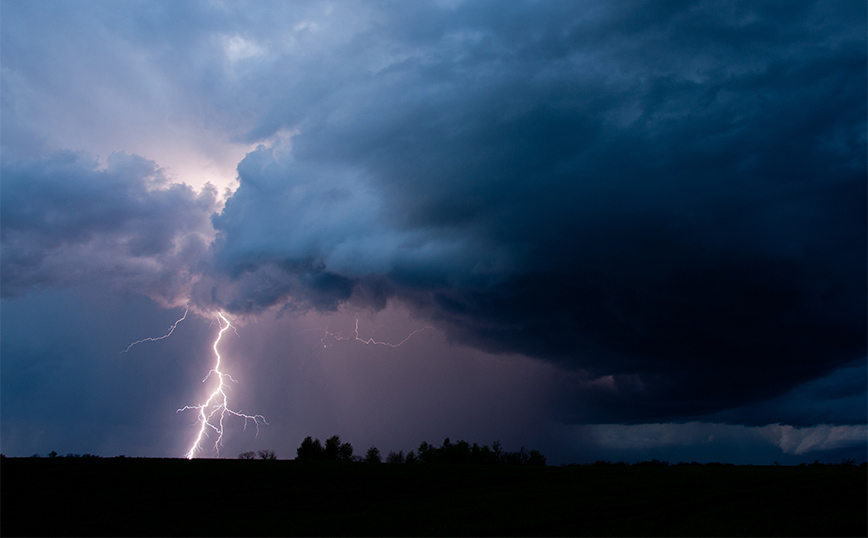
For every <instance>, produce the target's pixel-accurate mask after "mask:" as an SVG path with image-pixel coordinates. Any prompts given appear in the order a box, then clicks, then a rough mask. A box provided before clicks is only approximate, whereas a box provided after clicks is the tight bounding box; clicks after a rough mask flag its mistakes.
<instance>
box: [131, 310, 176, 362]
mask: <svg viewBox="0 0 868 538" xmlns="http://www.w3.org/2000/svg"><path fill="white" fill-rule="evenodd" d="M189 311H190V307H186V308H184V315H183V316H181V319H179V320H178V321H176V322H175V323H173V324H172V326H171V327H169V332H167V333H166V334H164V335H163V336H158V337H156V338H142V339H141V340H138V341H136V342H133V343H132V344H130V345H128V346H127V348H126V349H125V350H123V351H121V353H126V352H127V351H129V350H130V348H131V347H133V346H134V345H136V344H141V343H142V342H156V341H157V340H162V339H163V338H168V337H170V336H172V333H173V332H175V327H177V326H178V324H179V323H181V322H182V321H184V319H185V318H186V317H187V312H189Z"/></svg>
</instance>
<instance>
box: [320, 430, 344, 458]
mask: <svg viewBox="0 0 868 538" xmlns="http://www.w3.org/2000/svg"><path fill="white" fill-rule="evenodd" d="M340 449H341V438H340V437H339V436H337V435H332V436H331V437H329V438H328V439H326V442H325V448H324V449H323V459H324V460H326V461H338V452H340Z"/></svg>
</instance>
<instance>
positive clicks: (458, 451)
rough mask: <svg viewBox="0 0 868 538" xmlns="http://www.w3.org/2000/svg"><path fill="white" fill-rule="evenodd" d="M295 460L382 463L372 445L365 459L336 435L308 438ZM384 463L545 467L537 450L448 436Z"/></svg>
mask: <svg viewBox="0 0 868 538" xmlns="http://www.w3.org/2000/svg"><path fill="white" fill-rule="evenodd" d="M295 459H296V460H301V461H340V462H366V463H382V462H383V461H384V459H383V456H382V455H381V454H380V450H379V449H378V448H377V447H375V446H372V447H370V448H369V449H368V450H367V451H366V452H365V456H364V457H361V456H356V455H354V453H353V445H351V444H350V443H344V442H341V438H340V436H338V435H334V436H332V437H329V438H328V439H326V442H325V444H322V443H321V442H320V440H319V439H314V438H313V437H311V436H307V437H305V438H304V440H303V441H302V442H301V445H300V446H299V447H298V449H297V450H296V458H295ZM385 462H386V463H409V464H415V463H437V464H464V465H545V464H546V457H545V456H543V455H542V453H541V452H540V451H539V450H527V449H525V448H524V447H521V449H520V450H519V451H517V452H509V451H506V450H504V449H503V445H501V443H500V441H495V442H494V443H492V445H491V447H489V446H488V445H482V446H479V444H477V443H473V444H472V445H471V444H470V443H468V442H467V441H463V440H461V441H458V442H455V443H453V442H451V441H450V439H449V438H448V437H447V438H446V439H445V440H444V441H443V444H441V445H440V446H439V447H437V446H434V445H432V444H429V443H428V442H426V441H423V442H422V444H420V445H419V448H418V449H417V450H416V451H412V450H411V451H410V452H408V453H406V454H404V452H403V451H398V452H395V451H389V453H388V454H387V455H386V457H385Z"/></svg>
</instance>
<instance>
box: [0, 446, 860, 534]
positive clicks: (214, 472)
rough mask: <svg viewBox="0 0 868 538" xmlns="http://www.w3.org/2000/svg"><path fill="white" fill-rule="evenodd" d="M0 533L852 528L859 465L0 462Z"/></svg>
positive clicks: (856, 517) (855, 526)
mask: <svg viewBox="0 0 868 538" xmlns="http://www.w3.org/2000/svg"><path fill="white" fill-rule="evenodd" d="M0 471H2V480H0V485H2V491H0V507H2V513H0V516H2V517H0V534H2V535H3V536H27V535H30V536H34V535H36V536H101V535H102V536H105V535H112V536H196V535H200V536H866V535H868V473H866V469H865V468H864V467H862V468H859V467H845V466H806V467H754V466H670V467H506V466H497V467H488V466H456V465H452V466H448V465H444V466H437V465H418V464H417V465H390V464H380V465H376V464H363V463H353V464H335V463H324V462H311V463H305V462H295V461H262V460H254V461H242V460H193V461H187V460H173V459H137V458H111V459H109V458H105V459H73V458H51V459H49V458H39V459H36V458H5V459H3V460H2V464H0Z"/></svg>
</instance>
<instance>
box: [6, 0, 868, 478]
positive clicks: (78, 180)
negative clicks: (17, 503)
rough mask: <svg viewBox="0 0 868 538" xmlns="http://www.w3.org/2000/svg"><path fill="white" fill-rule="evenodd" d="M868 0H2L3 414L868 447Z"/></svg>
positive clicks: (14, 436)
mask: <svg viewBox="0 0 868 538" xmlns="http://www.w3.org/2000/svg"><path fill="white" fill-rule="evenodd" d="M866 20H868V14H866V5H865V3H864V2H861V1H847V0H844V1H820V2H812V1H798V0H789V1H786V2H764V3H759V4H758V3H755V2H732V1H711V0H697V1H671V2H653V1H648V2H645V1H639V0H635V1H626V0H623V1H577V2H558V1H549V2H544V1H518V0H517V1H510V2H500V1H484V0H476V1H467V2H463V1H459V0H454V1H453V0H444V1H431V2H351V1H340V2H324V1H311V2H303V1H296V2H266V1H256V2H243V1H237V2H228V1H220V0H211V1H185V2H165V1H142V2H137V1H129V0H120V1H105V2H104V1H97V0H94V1H88V2H73V1H57V0H44V1H41V2H29V1H20V0H4V1H3V2H2V4H0V90H2V94H0V114H2V116H0V118H2V123H0V249H2V250H0V297H2V298H0V448H2V451H3V453H4V454H6V455H8V456H28V455H31V454H34V453H37V454H45V453H48V452H49V451H52V450H54V451H57V452H58V453H61V454H66V453H92V454H99V455H103V456H112V455H119V454H125V455H127V456H147V457H184V456H185V455H187V454H190V455H193V456H195V457H215V456H220V457H236V456H237V454H239V453H240V452H244V451H248V450H260V449H269V450H274V451H275V452H276V454H277V456H278V457H279V458H291V457H294V455H295V449H296V448H297V447H298V445H299V444H300V442H301V440H302V439H304V438H305V437H306V436H313V437H318V438H320V439H322V440H325V439H326V438H328V437H330V436H332V435H340V436H341V438H342V440H344V441H347V442H350V443H352V444H353V446H354V447H355V452H356V454H357V455H363V454H364V452H365V451H366V449H367V448H368V447H369V446H377V447H378V448H379V450H380V451H381V453H383V454H386V453H388V452H389V451H391V450H394V451H398V450H402V451H405V452H406V451H409V450H413V449H415V448H417V447H418V445H419V444H420V443H421V442H422V441H427V442H429V443H433V444H435V445H439V444H440V443H441V442H442V441H443V440H444V439H445V438H447V437H448V438H450V439H452V440H453V441H455V440H458V439H464V440H467V441H468V442H471V443H472V442H478V443H479V444H489V445H490V444H491V443H492V442H494V441H496V440H500V441H501V442H502V444H503V446H504V448H506V449H507V450H518V449H519V448H520V447H522V446H524V447H527V448H528V449H532V448H533V449H538V450H540V451H541V452H542V453H543V454H545V455H546V456H547V457H548V460H549V463H571V462H576V463H583V462H593V461H595V460H600V459H603V460H611V461H618V460H623V461H642V460H648V459H661V460H666V461H670V462H673V463H674V462H678V461H699V462H709V461H721V462H731V463H751V464H766V465H767V464H771V463H772V462H774V461H778V462H782V463H786V464H795V463H799V462H804V461H808V462H812V461H814V460H820V461H824V462H833V463H837V462H840V461H841V459H842V458H848V459H849V458H852V459H856V460H857V461H860V462H861V461H865V460H866V459H868V454H866V451H868V350H866V347H868V346H866V341H868V335H866V321H868V319H866V318H868V290H866V274H868V225H866V223H868V186H866V164H868V163H866V155H868V150H866V147H868V137H866V116H868V114H866V102H868V95H866V93H868V90H866V88H868V75H866V66H868V58H866V49H868V47H866ZM185 313H186V314H185ZM220 313H222V314H223V315H224V316H225V318H226V319H227V320H229V321H230V322H231V324H232V327H233V328H234V330H231V329H229V328H227V327H226V325H225V323H224V322H223V321H222V320H221V318H219V316H218V314H220ZM182 317H183V320H181V321H180V322H178V320H180V319H181V318H182ZM176 322H177V323H176ZM170 329H171V334H170V335H169V336H168V337H166V338H161V337H162V336H165V335H167V334H168V333H169V332H170ZM223 329H225V331H224V332H222V336H220V335H221V330H223ZM218 336H220V341H219V345H218V346H215V345H214V343H215V340H216V339H217V338H218ZM140 340H144V341H142V342H139V341H140ZM134 342H139V343H137V344H135V345H133V346H131V347H130V344H132V343H134ZM389 344H391V345H389ZM218 353H219V355H220V365H219V367H218V366H216V365H215V360H216V358H217V357H216V355H217V354H218ZM215 368H216V369H217V370H218V371H216V372H215V371H212V369H215ZM209 372H210V373H209ZM220 374H225V375H220ZM230 376H231V378H230ZM203 379H204V381H203ZM221 379H222V380H223V382H224V385H225V389H224V393H225V394H226V398H227V402H228V403H227V407H228V408H229V409H231V410H232V411H234V412H236V413H239V414H243V415H247V416H248V417H254V419H255V420H254V419H247V420H246V421H245V420H244V419H243V417H241V416H239V415H237V414H232V413H228V414H227V416H226V420H225V423H224V426H223V435H222V437H219V436H218V432H217V431H216V430H215V429H210V428H208V427H207V425H206V427H205V428H204V431H205V435H204V436H203V437H202V438H201V443H199V444H198V445H194V443H195V442H196V439H197V435H198V433H199V432H200V430H202V428H203V425H202V423H201V421H198V417H199V415H198V413H199V411H198V410H197V409H193V410H190V409H187V410H183V409H184V408H185V406H197V405H202V403H203V402H205V401H206V400H207V399H208V396H209V394H210V393H211V392H212V391H214V390H215V387H217V384H218V383H219V381H220V380H221ZM179 409H180V410H182V411H180V412H179ZM209 409H211V408H209ZM221 410H222V408H218V409H217V411H218V413H219V412H220V411H221ZM259 416H261V418H260V417H259ZM212 422H213V423H215V424H216V422H215V419H213V418H212ZM265 422H267V424H266V423H265ZM191 446H192V447H193V448H191Z"/></svg>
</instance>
